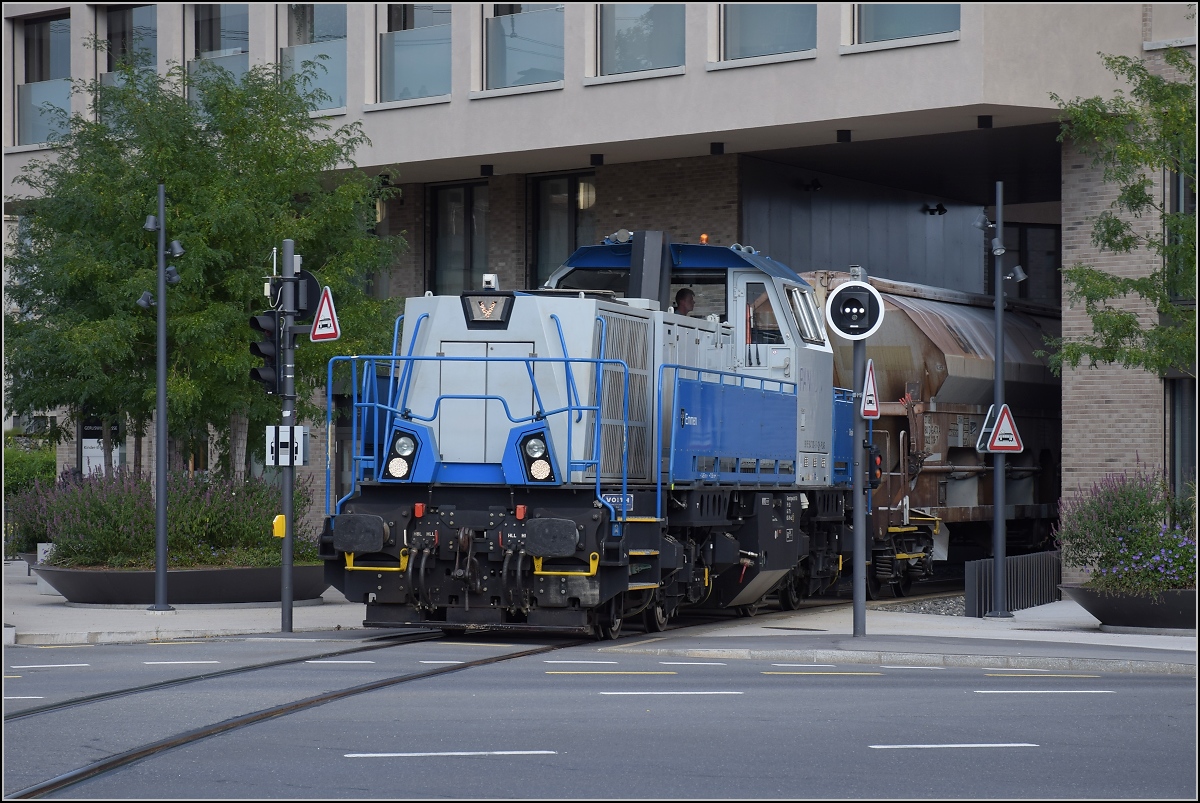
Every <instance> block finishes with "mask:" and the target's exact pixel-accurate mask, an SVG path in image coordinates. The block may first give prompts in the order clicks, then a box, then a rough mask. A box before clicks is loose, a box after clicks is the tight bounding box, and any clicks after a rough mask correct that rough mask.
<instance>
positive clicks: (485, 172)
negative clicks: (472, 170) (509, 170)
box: [479, 165, 495, 176]
mask: <svg viewBox="0 0 1200 803" xmlns="http://www.w3.org/2000/svg"><path fill="white" fill-rule="evenodd" d="M479 175H481V176H491V175H495V167H493V166H492V165H480V166H479Z"/></svg>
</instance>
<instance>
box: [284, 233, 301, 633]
mask: <svg viewBox="0 0 1200 803" xmlns="http://www.w3.org/2000/svg"><path fill="white" fill-rule="evenodd" d="M295 279H296V243H295V241H294V240H284V241H283V305H282V307H281V308H280V313H281V315H282V317H283V324H282V326H281V327H280V329H281V337H280V341H281V342H280V344H279V348H280V357H281V359H280V360H279V363H280V364H279V370H280V371H282V372H283V374H282V377H281V378H282V379H283V388H282V391H281V395H282V396H283V426H285V427H292V429H291V430H290V433H291V435H290V436H289V437H288V444H289V446H290V448H291V450H292V451H291V454H289V455H288V459H287V461H286V464H285V465H284V466H283V521H284V536H283V561H282V563H283V569H282V575H283V576H282V579H281V583H282V585H281V587H280V596H279V599H280V607H281V609H282V624H281V627H280V630H281V632H284V633H291V632H292V507H293V504H292V495H293V490H292V489H293V485H294V481H295V477H296V468H295V466H294V465H293V464H292V463H293V455H295V454H297V453H298V451H299V449H298V448H297V445H296V443H295V439H296V430H295V426H296V421H295V410H296V381H295V380H296V366H295V353H294V350H293V348H292V323H293V322H294V318H295V314H296V281H295Z"/></svg>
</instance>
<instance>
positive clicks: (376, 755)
mask: <svg viewBox="0 0 1200 803" xmlns="http://www.w3.org/2000/svg"><path fill="white" fill-rule="evenodd" d="M557 755H558V751H557V750H470V751H468V750H462V751H457V752H453V753H346V754H345V757H346V758H426V757H428V756H557Z"/></svg>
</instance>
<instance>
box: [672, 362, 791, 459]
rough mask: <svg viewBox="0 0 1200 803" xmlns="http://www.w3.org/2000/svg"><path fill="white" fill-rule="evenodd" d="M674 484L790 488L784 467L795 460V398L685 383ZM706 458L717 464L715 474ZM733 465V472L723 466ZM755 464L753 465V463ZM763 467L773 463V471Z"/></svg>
mask: <svg viewBox="0 0 1200 803" xmlns="http://www.w3.org/2000/svg"><path fill="white" fill-rule="evenodd" d="M674 410H675V422H674V425H673V426H672V433H671V442H672V443H673V444H674V449H673V460H674V467H673V473H672V478H673V479H676V480H717V479H722V480H731V481H738V480H740V481H742V482H779V481H786V482H791V481H792V480H793V479H794V477H793V476H792V473H791V472H789V473H788V474H785V475H780V474H779V466H778V464H779V462H780V461H789V462H792V463H793V464H794V461H795V459H796V396H795V395H793V394H791V393H781V392H778V391H774V390H764V389H762V388H759V387H742V386H738V385H729V384H719V383H717V382H705V381H697V380H690V379H680V380H679V383H678V395H677V396H676V399H675V404H674ZM706 458H712V459H714V460H715V461H716V462H715V464H713V467H712V468H711V469H710V470H702V468H706V467H707V463H706V462H705V459H706ZM722 459H725V460H734V461H736V463H735V465H736V466H737V468H736V470H735V471H733V472H729V471H723V470H722V465H721V460H722ZM751 461H753V462H752V463H751ZM762 461H770V464H771V465H770V466H769V469H768V467H766V466H763V465H762Z"/></svg>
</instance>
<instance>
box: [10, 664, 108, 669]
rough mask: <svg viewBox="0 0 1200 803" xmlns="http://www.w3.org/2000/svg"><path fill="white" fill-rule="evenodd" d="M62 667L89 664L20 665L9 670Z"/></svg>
mask: <svg viewBox="0 0 1200 803" xmlns="http://www.w3.org/2000/svg"><path fill="white" fill-rule="evenodd" d="M64 666H91V664H22V665H21V666H10V667H9V669H60V668H62V667H64Z"/></svg>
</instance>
